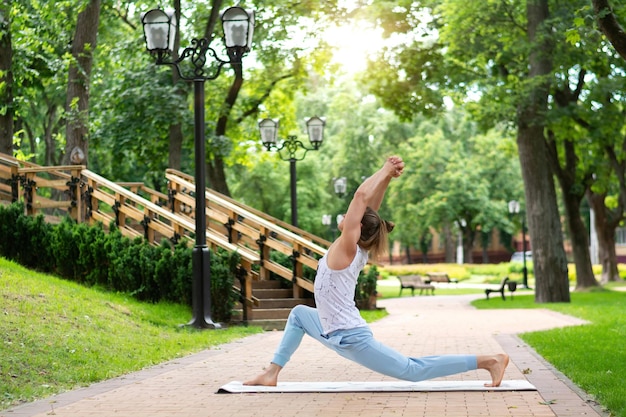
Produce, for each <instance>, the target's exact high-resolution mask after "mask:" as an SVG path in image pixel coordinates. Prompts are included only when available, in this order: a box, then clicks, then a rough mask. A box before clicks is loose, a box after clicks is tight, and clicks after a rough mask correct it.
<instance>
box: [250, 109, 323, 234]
mask: <svg viewBox="0 0 626 417" xmlns="http://www.w3.org/2000/svg"><path fill="white" fill-rule="evenodd" d="M325 125H326V121H325V119H324V118H323V117H317V116H314V117H310V118H308V119H306V129H307V133H308V135H309V142H310V144H311V146H310V147H308V146H306V145H305V144H304V143H302V142H301V141H300V140H298V137H297V136H288V137H287V139H285V140H280V141H279V139H278V126H279V120H278V119H263V120H261V121H260V122H259V131H260V132H261V142H262V143H263V146H265V149H267V150H268V151H271V150H273V151H276V152H278V154H279V156H280V158H281V159H282V160H283V161H289V164H290V171H289V172H290V178H291V224H292V225H294V226H296V227H297V226H298V204H297V196H296V162H297V161H302V160H303V159H304V157H305V156H306V154H307V152H308V151H316V150H318V149H319V147H320V146H322V142H323V141H324V126H325ZM283 151H285V152H283ZM299 151H304V152H299Z"/></svg>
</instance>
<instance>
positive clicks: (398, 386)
mask: <svg viewBox="0 0 626 417" xmlns="http://www.w3.org/2000/svg"><path fill="white" fill-rule="evenodd" d="M486 382H489V381H421V382H408V381H374V382H279V383H278V386H276V387H264V386H256V385H254V386H250V385H243V384H242V383H241V382H239V381H232V382H229V383H228V384H226V385H223V386H221V387H220V388H219V389H218V390H217V393H218V394H239V393H245V392H267V393H270V392H280V393H283V392H300V393H302V392H394V391H395V392H404V391H419V392H428V391H536V390H537V389H536V388H535V387H534V386H533V385H532V384H531V383H530V382H528V381H526V380H505V381H502V384H500V386H499V387H485V386H484V384H485V383H486Z"/></svg>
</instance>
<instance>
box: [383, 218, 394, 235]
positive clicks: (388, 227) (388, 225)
mask: <svg viewBox="0 0 626 417" xmlns="http://www.w3.org/2000/svg"><path fill="white" fill-rule="evenodd" d="M385 227H386V228H387V233H391V231H392V230H393V228H394V227H396V225H395V224H394V222H390V221H387V220H385Z"/></svg>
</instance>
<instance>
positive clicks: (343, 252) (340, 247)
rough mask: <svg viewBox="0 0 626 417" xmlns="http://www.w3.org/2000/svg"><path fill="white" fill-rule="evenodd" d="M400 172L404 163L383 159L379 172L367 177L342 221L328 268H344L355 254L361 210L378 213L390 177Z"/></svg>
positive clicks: (400, 160)
mask: <svg viewBox="0 0 626 417" xmlns="http://www.w3.org/2000/svg"><path fill="white" fill-rule="evenodd" d="M403 169H404V162H403V161H402V158H400V157H398V156H392V157H389V158H387V161H385V164H384V165H383V167H382V168H381V169H379V170H378V171H376V172H375V173H374V174H373V175H372V176H370V177H369V178H367V179H366V180H365V181H364V182H363V183H362V184H361V185H360V186H359V188H357V190H356V192H355V193H354V197H353V198H352V201H351V202H350V205H349V206H348V211H347V212H346V215H345V216H344V218H343V222H342V225H341V226H342V227H341V235H340V236H339V238H337V240H336V241H335V242H334V243H333V244H332V245H331V247H330V249H329V254H328V265H329V266H330V267H331V268H332V269H343V268H345V267H347V266H348V265H349V264H350V262H352V259H354V255H355V254H356V245H357V242H358V241H359V238H360V237H361V220H362V218H363V214H364V213H365V209H366V208H367V207H370V208H372V209H374V210H378V209H379V208H380V205H381V203H382V201H383V198H384V196H385V191H386V190H387V187H388V186H389V182H390V181H391V179H392V178H396V177H399V176H400V175H401V174H402V171H403Z"/></svg>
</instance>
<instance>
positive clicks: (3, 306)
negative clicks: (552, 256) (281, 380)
mask: <svg viewBox="0 0 626 417" xmlns="http://www.w3.org/2000/svg"><path fill="white" fill-rule="evenodd" d="M0 314H1V318H0V334H1V335H2V337H1V339H0V358H2V359H1V360H0V409H5V408H8V407H11V406H14V405H16V404H19V403H22V402H27V401H33V400H35V399H38V398H43V397H46V396H50V395H52V394H55V393H59V392H62V391H66V390H70V389H73V388H77V387H81V386H86V385H89V384H91V383H94V382H97V381H101V380H104V379H108V378H113V377H116V376H119V375H122V374H126V373H128V372H132V371H136V370H139V369H142V368H145V367H149V366H151V365H155V364H158V363H162V362H164V361H167V360H170V359H174V358H178V357H182V356H184V355H188V354H191V353H195V352H199V351H201V350H203V349H206V348H209V347H211V346H215V345H218V344H222V343H226V342H229V341H231V340H234V339H236V338H241V337H244V336H247V335H250V334H253V333H258V332H261V331H262V330H261V329H260V328H257V327H249V328H246V327H231V328H228V329H223V330H205V331H200V330H195V329H192V328H189V327H186V326H185V327H181V326H180V325H181V324H184V323H187V322H188V321H189V320H190V318H191V311H190V309H189V308H187V307H185V306H181V305H173V304H165V303H159V304H146V303H139V302H137V301H135V300H133V299H132V298H131V297H128V296H125V295H120V294H113V293H108V292H102V291H98V290H96V289H89V288H85V287H82V286H80V285H77V284H75V283H72V282H68V281H65V280H61V279H58V278H54V277H51V276H49V275H44V274H39V273H35V272H32V271H29V270H27V269H24V268H23V267H21V266H19V265H17V264H15V263H12V262H9V261H6V260H4V259H1V258H0Z"/></svg>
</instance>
